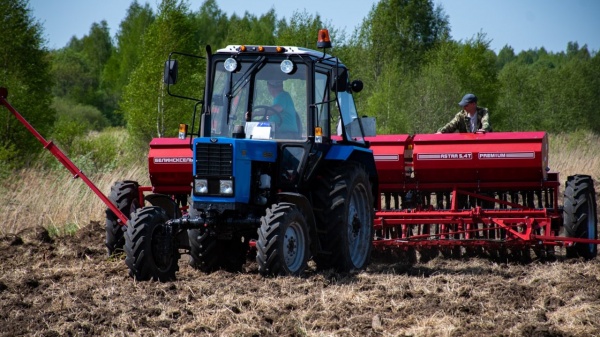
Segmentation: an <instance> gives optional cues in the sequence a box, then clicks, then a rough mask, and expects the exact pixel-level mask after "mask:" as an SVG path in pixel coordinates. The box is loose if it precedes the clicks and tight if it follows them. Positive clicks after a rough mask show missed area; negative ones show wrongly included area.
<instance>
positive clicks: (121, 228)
mask: <svg viewBox="0 0 600 337" xmlns="http://www.w3.org/2000/svg"><path fill="white" fill-rule="evenodd" d="M139 187H140V185H139V184H138V183H137V182H136V181H132V180H125V181H117V182H116V183H115V184H114V185H113V186H112V187H111V188H110V194H109V195H108V199H109V200H110V201H111V202H112V203H113V204H114V205H115V206H117V208H118V209H119V210H121V212H123V213H124V214H125V216H127V218H128V219H130V218H131V213H133V212H135V210H136V209H138V208H140V202H139ZM126 228H127V227H126V224H123V225H121V224H120V223H119V221H118V217H117V216H116V215H115V213H114V212H113V211H111V210H110V208H107V209H106V241H105V244H106V249H107V250H108V256H111V255H113V254H114V253H117V252H122V251H123V245H124V244H125V237H124V233H125V230H126Z"/></svg>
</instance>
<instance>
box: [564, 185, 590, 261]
mask: <svg viewBox="0 0 600 337" xmlns="http://www.w3.org/2000/svg"><path fill="white" fill-rule="evenodd" d="M563 221H564V230H565V235H566V236H567V237H571V238H584V239H597V238H598V230H597V225H598V217H597V214H596V192H595V191H594V181H593V180H592V177H590V176H587V175H575V176H569V177H568V178H567V182H566V187H565V192H564V207H563ZM597 254H598V246H597V245H596V244H589V243H575V244H574V245H573V246H571V247H567V257H583V258H585V259H591V258H594V257H596V255H597Z"/></svg>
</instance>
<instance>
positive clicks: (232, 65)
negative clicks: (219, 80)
mask: <svg viewBox="0 0 600 337" xmlns="http://www.w3.org/2000/svg"><path fill="white" fill-rule="evenodd" d="M223 66H224V67H225V70H227V71H228V72H230V73H232V72H234V71H236V70H237V67H238V63H237V61H236V60H235V59H234V58H233V57H230V58H228V59H227V60H225V64H224V65H223Z"/></svg>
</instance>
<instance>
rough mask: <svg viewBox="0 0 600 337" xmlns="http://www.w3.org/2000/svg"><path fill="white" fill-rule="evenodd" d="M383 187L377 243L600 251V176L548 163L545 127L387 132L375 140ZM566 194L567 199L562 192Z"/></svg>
mask: <svg viewBox="0 0 600 337" xmlns="http://www.w3.org/2000/svg"><path fill="white" fill-rule="evenodd" d="M369 141H370V143H371V149H372V150H373V154H374V156H375V162H376V166H377V172H378V176H379V190H380V192H381V193H382V195H383V201H382V202H381V207H379V210H378V211H376V215H375V223H374V226H375V233H376V234H375V236H376V237H375V240H374V246H375V247H376V248H381V249H389V248H400V249H403V250H406V251H411V250H412V249H418V250H419V251H420V252H421V256H422V257H426V258H427V257H431V256H432V254H433V255H435V254H437V253H438V252H441V253H442V254H444V255H458V254H461V253H467V254H468V253H486V254H487V255H488V256H491V257H497V258H505V257H509V256H512V257H516V258H520V259H525V260H526V259H529V252H530V251H531V249H532V250H533V251H534V252H535V253H536V255H538V257H541V258H552V257H553V256H554V247H556V246H565V247H566V250H567V255H568V256H570V257H577V256H580V257H584V258H586V259H589V258H593V257H595V256H596V254H597V244H598V240H597V214H596V200H595V198H596V196H595V191H594V184H593V180H592V178H591V177H590V176H587V175H574V176H570V177H568V178H567V181H566V185H565V188H564V199H563V198H560V197H559V193H560V182H559V175H558V173H554V172H550V171H549V168H548V136H547V134H546V133H545V132H494V133H465V134H458V133H454V134H418V135H414V136H409V135H385V136H377V137H372V138H370V139H369ZM561 199H563V206H560V205H559V201H560V200H561Z"/></svg>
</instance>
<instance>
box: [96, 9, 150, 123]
mask: <svg viewBox="0 0 600 337" xmlns="http://www.w3.org/2000/svg"><path fill="white" fill-rule="evenodd" d="M154 19H155V17H154V14H153V12H152V9H151V8H150V5H149V4H148V3H146V4H145V6H144V7H142V6H140V5H139V4H138V2H137V1H133V2H132V3H131V5H130V6H129V9H128V10H127V15H126V16H125V18H124V19H123V21H121V24H120V26H119V28H120V29H119V31H118V32H117V34H116V40H117V45H116V48H114V49H113V52H112V54H111V56H110V58H109V59H108V60H107V62H106V66H105V67H104V71H103V73H102V76H101V82H102V88H103V90H104V92H105V95H106V99H107V100H109V102H107V103H106V104H107V105H110V106H112V107H114V110H112V111H111V112H110V113H107V117H109V118H110V120H111V122H112V125H124V120H123V114H122V111H121V108H120V105H119V104H120V100H121V96H122V93H123V89H124V88H125V86H126V85H127V84H128V83H129V77H130V75H131V73H132V72H133V70H134V69H135V68H136V67H137V66H138V65H139V63H140V59H141V57H142V54H141V50H142V49H143V48H144V36H145V34H146V31H147V30H148V27H149V26H150V25H151V24H152V22H154Z"/></svg>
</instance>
